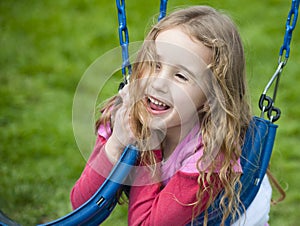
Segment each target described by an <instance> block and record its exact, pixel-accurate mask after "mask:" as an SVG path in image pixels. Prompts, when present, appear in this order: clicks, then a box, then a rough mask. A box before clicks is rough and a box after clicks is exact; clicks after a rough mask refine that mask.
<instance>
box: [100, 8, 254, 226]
mask: <svg viewBox="0 0 300 226" xmlns="http://www.w3.org/2000/svg"><path fill="white" fill-rule="evenodd" d="M177 27H178V28H180V29H183V31H185V32H186V33H187V34H188V35H189V36H190V38H191V39H192V40H194V41H196V42H197V41H198V42H201V43H202V44H204V45H205V46H206V47H208V48H209V49H210V50H211V53H212V58H211V62H210V64H209V65H208V68H209V69H210V72H211V73H210V76H211V77H210V78H211V79H210V80H209V81H208V82H207V83H208V84H207V86H208V87H209V88H208V89H207V92H209V95H207V101H206V104H205V106H204V108H203V109H202V110H201V112H200V113H199V119H200V122H201V131H200V132H201V135H202V140H203V144H204V153H203V156H202V157H201V158H200V159H199V160H198V164H197V165H198V170H199V178H198V183H199V188H200V187H203V186H204V189H199V190H198V192H197V202H196V203H194V205H195V208H194V210H195V211H194V212H195V213H194V216H193V218H194V217H195V216H196V215H197V214H198V212H197V210H199V208H198V207H199V206H200V205H201V200H202V199H203V197H204V196H205V192H206V193H207V192H208V194H209V195H210V198H209V201H208V203H207V204H206V206H205V222H204V224H205V225H206V224H207V222H208V215H207V208H208V207H209V206H210V205H211V204H212V203H213V199H214V197H213V187H211V186H209V184H208V183H205V181H207V182H209V181H212V180H214V178H215V177H217V179H218V180H219V181H220V183H221V186H222V188H223V190H224V193H223V194H224V195H223V198H222V200H221V207H222V211H223V219H222V225H223V224H224V222H225V220H226V219H227V218H228V216H229V215H231V216H233V220H236V219H237V218H238V217H239V215H240V213H239V211H238V206H239V203H240V200H239V194H240V190H239V189H241V184H240V180H239V178H240V173H238V172H236V171H235V170H234V165H236V164H237V162H238V160H239V158H240V156H241V146H242V143H243V140H244V135H245V132H246V128H247V126H248V124H249V122H250V120H251V111H250V106H249V100H248V94H247V86H246V75H245V57H244V50H243V45H242V41H241V38H240V35H239V33H238V31H237V28H236V26H235V24H234V23H233V22H232V20H231V19H230V17H229V16H227V15H226V14H225V13H223V12H219V11H217V10H215V9H213V8H211V7H208V6H193V7H189V8H186V9H179V10H177V11H175V12H173V13H171V14H170V15H168V16H167V17H165V18H164V19H162V20H161V21H160V22H159V23H157V24H155V25H154V26H153V27H152V29H151V30H150V32H149V33H148V35H147V37H146V38H145V42H144V44H143V46H142V48H141V50H140V52H139V54H138V56H137V61H136V62H137V63H135V64H134V65H133V73H132V76H131V81H135V80H137V79H139V78H141V77H142V76H144V75H143V74H144V72H145V71H146V70H149V68H150V69H151V70H154V69H153V62H155V58H156V56H155V51H154V50H153V46H151V44H149V42H147V41H154V40H155V39H156V38H157V36H158V35H159V34H160V33H161V32H162V31H164V30H167V29H171V28H177ZM149 74H151V73H149ZM136 88H137V89H143V88H144V87H136ZM132 92H134V91H132ZM132 96H134V95H132ZM116 98H117V97H114V98H113V99H112V100H110V101H109V103H108V105H106V106H105V109H108V108H109V106H112V103H114V101H115V100H116ZM141 105H142V103H141V101H139V100H136V104H135V106H134V108H133V110H132V115H133V121H134V122H133V127H134V129H135V131H136V135H137V137H138V138H139V140H140V142H139V143H138V146H139V148H140V149H141V150H145V151H143V152H141V153H142V157H141V158H142V161H144V162H145V163H147V164H148V165H155V157H154V155H153V153H152V152H149V151H148V152H147V151H146V150H147V147H148V145H147V144H148V143H149V137H150V133H151V132H150V131H149V129H148V124H147V122H148V120H147V113H146V112H144V111H145V110H144V111H143V109H144V107H143V106H141ZM104 113H105V114H104V115H103V116H102V119H100V121H99V122H101V123H103V122H104V121H105V119H106V120H107V119H109V118H110V114H111V113H110V112H109V111H106V112H104ZM216 151H217V152H216ZM220 156H222V158H221V159H222V161H219V162H217V160H218V159H220V158H218V157H220ZM205 163H208V170H206V172H203V170H201V167H200V166H201V164H205ZM217 167H218V169H219V173H218V174H217V175H216V174H215V173H214V172H215V169H216V168H217ZM236 188H239V189H238V190H236Z"/></svg>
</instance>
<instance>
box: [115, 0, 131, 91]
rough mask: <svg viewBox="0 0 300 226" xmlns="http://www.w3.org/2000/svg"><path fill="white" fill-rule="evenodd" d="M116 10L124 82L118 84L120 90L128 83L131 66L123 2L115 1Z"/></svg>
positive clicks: (122, 0)
mask: <svg viewBox="0 0 300 226" xmlns="http://www.w3.org/2000/svg"><path fill="white" fill-rule="evenodd" d="M116 4H117V9H118V21H119V40H120V45H121V47H122V60H123V61H122V75H123V79H124V81H123V82H122V83H121V84H120V87H119V89H122V88H123V86H124V85H126V84H127V83H128V76H130V74H131V64H130V62H129V53H128V45H129V35H128V29H127V22H126V11H125V0H116Z"/></svg>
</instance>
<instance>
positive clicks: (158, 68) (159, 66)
mask: <svg viewBox="0 0 300 226" xmlns="http://www.w3.org/2000/svg"><path fill="white" fill-rule="evenodd" d="M160 69H161V64H160V63H156V64H155V70H156V71H160Z"/></svg>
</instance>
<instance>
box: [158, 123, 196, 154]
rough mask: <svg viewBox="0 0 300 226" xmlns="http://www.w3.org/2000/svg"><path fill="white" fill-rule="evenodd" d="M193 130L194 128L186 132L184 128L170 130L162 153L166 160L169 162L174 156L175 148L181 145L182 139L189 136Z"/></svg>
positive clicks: (164, 141) (163, 144)
mask: <svg viewBox="0 0 300 226" xmlns="http://www.w3.org/2000/svg"><path fill="white" fill-rule="evenodd" d="M191 129H192V128H189V129H186V130H184V129H183V128H182V127H180V128H169V129H168V131H167V133H166V136H165V139H164V140H163V142H162V152H163V159H164V160H167V159H168V158H169V157H170V156H171V155H172V153H173V151H174V150H175V148H176V147H177V146H178V144H180V142H181V141H182V139H184V138H185V137H186V136H187V134H188V133H189V132H190V131H191Z"/></svg>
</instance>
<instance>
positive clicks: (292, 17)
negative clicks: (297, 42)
mask: <svg viewBox="0 0 300 226" xmlns="http://www.w3.org/2000/svg"><path fill="white" fill-rule="evenodd" d="M298 9H299V0H292V5H291V9H290V11H289V14H288V17H287V20H286V31H285V35H284V39H283V44H282V46H281V48H280V51H279V60H278V64H280V62H284V64H286V63H287V60H288V58H289V56H290V43H291V40H292V35H293V30H294V29H295V26H296V23H297V18H298ZM284 52H285V56H284V59H283V53H284Z"/></svg>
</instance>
